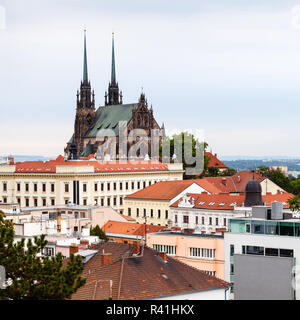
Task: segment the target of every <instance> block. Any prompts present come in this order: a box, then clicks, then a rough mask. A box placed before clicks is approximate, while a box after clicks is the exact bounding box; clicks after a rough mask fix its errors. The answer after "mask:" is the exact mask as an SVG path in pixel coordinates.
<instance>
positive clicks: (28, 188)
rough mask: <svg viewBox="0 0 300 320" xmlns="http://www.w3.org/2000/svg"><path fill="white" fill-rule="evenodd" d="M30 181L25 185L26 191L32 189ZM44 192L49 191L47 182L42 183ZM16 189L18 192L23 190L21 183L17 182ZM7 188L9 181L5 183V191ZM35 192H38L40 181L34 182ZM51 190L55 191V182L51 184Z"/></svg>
mask: <svg viewBox="0 0 300 320" xmlns="http://www.w3.org/2000/svg"><path fill="white" fill-rule="evenodd" d="M30 185H31V184H30V183H25V185H24V189H25V192H29V191H30V189H31V188H30ZM41 185H42V192H47V184H46V183H42V184H41ZM16 190H17V192H21V183H17V186H16ZM6 191H8V190H7V183H5V182H4V183H3V192H6ZM33 192H38V183H34V184H33ZM50 192H55V183H51V184H50Z"/></svg>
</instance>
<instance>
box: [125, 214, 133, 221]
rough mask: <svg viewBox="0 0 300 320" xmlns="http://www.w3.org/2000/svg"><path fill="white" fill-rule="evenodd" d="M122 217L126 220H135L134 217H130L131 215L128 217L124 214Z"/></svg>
mask: <svg viewBox="0 0 300 320" xmlns="http://www.w3.org/2000/svg"><path fill="white" fill-rule="evenodd" d="M122 217H124V218H125V219H126V220H128V221H132V222H133V221H136V220H135V219H134V218H132V217H129V216H125V215H124V214H123V215H122Z"/></svg>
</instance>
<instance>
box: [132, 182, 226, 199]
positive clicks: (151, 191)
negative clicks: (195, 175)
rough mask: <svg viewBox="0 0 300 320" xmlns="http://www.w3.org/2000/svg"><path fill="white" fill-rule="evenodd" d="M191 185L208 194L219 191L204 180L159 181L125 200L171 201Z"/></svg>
mask: <svg viewBox="0 0 300 320" xmlns="http://www.w3.org/2000/svg"><path fill="white" fill-rule="evenodd" d="M193 183H196V184H198V185H199V186H200V187H202V188H203V189H204V190H206V191H207V192H210V193H219V192H220V190H219V189H218V188H216V187H215V186H213V185H212V184H211V183H210V182H208V181H206V180H204V179H195V180H174V181H161V182H158V183H155V184H153V185H151V186H149V187H147V188H145V189H142V190H139V191H137V192H135V193H133V194H131V195H129V196H127V197H126V198H128V199H148V200H149V199H154V200H172V199H173V198H175V197H176V196H178V195H179V194H180V193H181V192H182V191H184V190H185V189H186V188H188V187H189V186H191V185H192V184H193Z"/></svg>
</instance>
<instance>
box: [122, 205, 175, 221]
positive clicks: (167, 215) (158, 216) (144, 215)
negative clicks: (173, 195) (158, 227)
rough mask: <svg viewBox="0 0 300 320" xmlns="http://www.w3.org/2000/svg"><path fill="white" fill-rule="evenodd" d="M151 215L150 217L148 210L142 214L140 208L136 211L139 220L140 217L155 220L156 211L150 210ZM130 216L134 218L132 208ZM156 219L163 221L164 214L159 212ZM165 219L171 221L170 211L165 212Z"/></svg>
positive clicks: (129, 210) (129, 209) (129, 211)
mask: <svg viewBox="0 0 300 320" xmlns="http://www.w3.org/2000/svg"><path fill="white" fill-rule="evenodd" d="M149 213H150V215H149V216H148V212H147V209H143V211H142V212H141V211H140V209H139V208H137V209H136V214H135V216H136V217H137V218H139V217H143V218H146V217H147V218H155V214H154V210H153V209H151V210H150V212H149ZM128 216H129V217H131V216H132V210H131V208H128ZM156 218H157V219H161V218H162V212H161V210H160V209H159V210H157V215H156ZM164 219H169V211H168V210H165V212H164Z"/></svg>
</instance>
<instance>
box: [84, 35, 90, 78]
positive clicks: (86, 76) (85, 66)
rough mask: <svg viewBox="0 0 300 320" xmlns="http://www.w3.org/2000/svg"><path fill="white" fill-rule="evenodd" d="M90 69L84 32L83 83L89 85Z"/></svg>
mask: <svg viewBox="0 0 300 320" xmlns="http://www.w3.org/2000/svg"><path fill="white" fill-rule="evenodd" d="M88 81H89V79H88V67H87V52H86V30H84V58H83V83H88Z"/></svg>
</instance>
